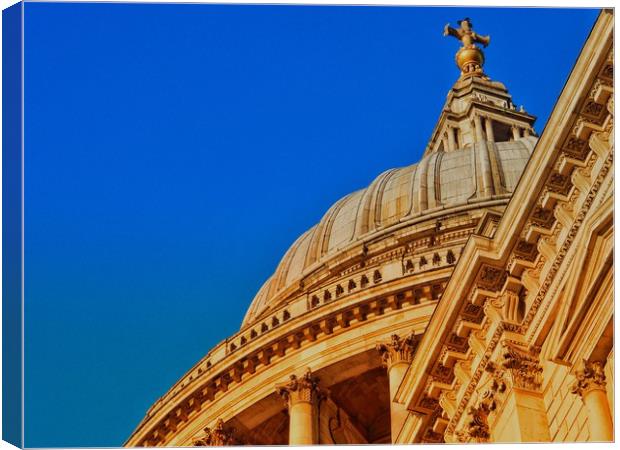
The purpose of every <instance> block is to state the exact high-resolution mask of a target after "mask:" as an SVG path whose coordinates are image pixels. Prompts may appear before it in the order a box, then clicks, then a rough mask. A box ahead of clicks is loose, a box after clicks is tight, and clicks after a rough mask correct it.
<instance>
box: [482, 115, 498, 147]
mask: <svg viewBox="0 0 620 450" xmlns="http://www.w3.org/2000/svg"><path fill="white" fill-rule="evenodd" d="M484 125H485V128H486V131H487V141H490V142H495V133H493V120H492V119H490V118H488V117H487V118H486V119H485V121H484Z"/></svg>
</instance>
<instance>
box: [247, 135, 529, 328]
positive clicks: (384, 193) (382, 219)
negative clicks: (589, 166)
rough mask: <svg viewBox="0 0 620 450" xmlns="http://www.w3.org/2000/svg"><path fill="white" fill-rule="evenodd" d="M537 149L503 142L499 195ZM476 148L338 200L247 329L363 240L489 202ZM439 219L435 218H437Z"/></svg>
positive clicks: (291, 258)
mask: <svg viewBox="0 0 620 450" xmlns="http://www.w3.org/2000/svg"><path fill="white" fill-rule="evenodd" d="M535 143H536V138H535V137H524V138H521V139H518V140H514V141H507V142H498V143H495V144H494V145H493V146H489V151H491V152H493V153H494V154H495V158H494V159H495V161H496V162H497V169H498V174H499V177H498V178H499V179H495V180H494V192H495V193H496V194H499V195H501V194H509V193H511V192H512V191H513V190H514V188H515V186H516V184H517V182H518V180H519V177H520V176H521V172H522V171H523V168H524V167H525V164H526V163H527V161H528V159H529V157H530V154H531V152H532V150H533V148H534V144H535ZM476 151H477V146H470V147H468V148H462V149H458V150H455V151H451V152H434V153H430V154H428V155H426V156H425V157H423V158H422V160H421V161H420V162H419V163H417V164H412V165H410V166H407V167H403V168H399V169H390V170H387V171H385V172H383V173H382V174H381V175H379V176H378V177H377V178H376V179H375V180H374V181H373V182H372V183H371V184H370V185H369V186H368V187H367V188H365V189H361V190H359V191H356V192H353V193H351V194H349V195H347V196H345V197H343V198H342V199H340V200H338V201H337V202H336V203H335V204H334V205H333V206H332V207H331V208H330V209H329V210H328V211H327V213H325V215H324V216H323V218H322V219H321V221H320V222H319V223H318V224H317V225H315V226H313V227H312V228H310V229H309V230H308V231H306V232H305V233H303V234H302V235H301V236H300V237H299V238H298V239H297V240H296V241H295V243H293V245H292V246H291V247H290V248H289V250H288V251H287V252H286V254H285V255H284V257H283V258H282V260H281V262H280V264H279V265H278V268H277V269H276V271H275V273H274V274H273V275H272V276H271V277H270V278H269V279H268V280H267V281H266V282H265V283H264V285H263V286H262V287H261V289H260V290H259V291H258V293H257V295H256V296H255V297H254V300H253V301H252V304H251V305H250V308H249V310H248V312H247V314H246V316H245V319H244V321H243V324H244V325H247V324H249V323H251V322H253V321H254V320H255V319H257V318H259V317H260V316H262V314H263V313H264V312H266V311H268V310H270V309H271V308H272V307H274V306H276V305H275V304H273V303H274V301H275V298H276V297H277V294H278V293H279V292H281V291H283V290H284V289H286V288H287V287H289V286H291V285H292V284H294V283H299V280H300V279H301V278H303V277H304V276H305V275H307V274H309V273H311V272H312V271H313V270H316V269H317V268H318V267H320V264H317V263H320V262H322V261H325V260H327V259H329V258H330V257H332V256H334V255H335V254H337V253H338V252H339V251H340V250H342V249H343V248H345V247H347V246H349V245H351V244H352V243H354V242H356V241H360V240H367V239H369V238H374V237H376V236H377V235H379V234H381V233H383V232H384V231H385V230H387V229H389V228H390V227H391V226H393V225H396V224H398V223H402V222H406V221H408V220H410V219H416V218H421V217H422V218H423V217H424V216H425V215H428V214H430V213H433V212H438V211H442V210H445V211H446V213H449V211H450V210H451V209H453V207H457V206H462V205H466V204H475V203H478V202H481V201H487V200H488V199H489V198H488V197H486V198H485V197H482V196H480V195H479V190H480V189H479V187H478V186H477V184H476V179H477V178H478V176H477V173H476ZM434 216H435V215H434Z"/></svg>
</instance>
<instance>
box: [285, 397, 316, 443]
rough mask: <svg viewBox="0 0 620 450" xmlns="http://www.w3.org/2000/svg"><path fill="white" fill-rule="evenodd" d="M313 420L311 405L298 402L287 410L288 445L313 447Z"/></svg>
mask: <svg viewBox="0 0 620 450" xmlns="http://www.w3.org/2000/svg"><path fill="white" fill-rule="evenodd" d="M315 435H316V433H315V420H314V408H313V405H312V403H310V402H304V401H298V402H296V403H295V404H293V405H291V407H290V408H289V438H288V440H289V445H313V444H318V442H314V441H315V439H314V437H315Z"/></svg>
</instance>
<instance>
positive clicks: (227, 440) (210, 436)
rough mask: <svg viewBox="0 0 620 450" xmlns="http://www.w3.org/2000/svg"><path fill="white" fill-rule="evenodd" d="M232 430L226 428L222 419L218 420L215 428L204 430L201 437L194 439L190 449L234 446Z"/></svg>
mask: <svg viewBox="0 0 620 450" xmlns="http://www.w3.org/2000/svg"><path fill="white" fill-rule="evenodd" d="M234 432H235V430H234V428H230V427H226V426H225V425H224V421H223V420H222V419H218V420H217V422H216V424H215V427H213V428H209V427H207V428H205V429H204V431H203V434H202V436H200V437H197V438H194V440H193V441H192V447H223V446H225V445H234V444H235V439H234Z"/></svg>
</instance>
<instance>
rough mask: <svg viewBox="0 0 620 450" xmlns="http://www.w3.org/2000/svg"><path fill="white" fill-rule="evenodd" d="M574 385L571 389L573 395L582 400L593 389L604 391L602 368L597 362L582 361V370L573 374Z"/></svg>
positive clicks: (603, 372)
mask: <svg viewBox="0 0 620 450" xmlns="http://www.w3.org/2000/svg"><path fill="white" fill-rule="evenodd" d="M575 378H576V380H575V383H573V385H572V387H571V392H572V393H573V394H576V395H579V396H580V397H582V398H583V396H584V395H585V394H587V393H588V392H589V391H591V390H593V389H605V385H606V384H607V382H606V381H605V370H604V366H603V364H602V363H601V362H599V361H592V362H589V361H586V360H584V361H583V368H582V369H581V370H579V371H577V372H576V373H575Z"/></svg>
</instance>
